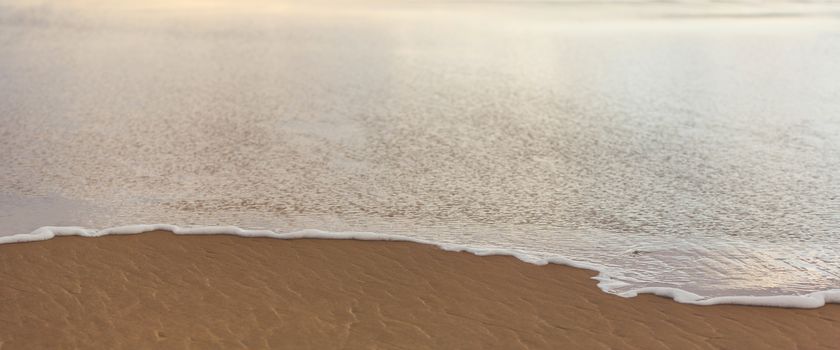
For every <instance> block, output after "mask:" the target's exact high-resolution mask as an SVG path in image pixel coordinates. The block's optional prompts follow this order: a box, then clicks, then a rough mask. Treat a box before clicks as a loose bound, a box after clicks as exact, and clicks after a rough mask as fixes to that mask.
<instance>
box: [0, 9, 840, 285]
mask: <svg viewBox="0 0 840 350" xmlns="http://www.w3.org/2000/svg"><path fill="white" fill-rule="evenodd" d="M0 4H2V2H0ZM756 6H757V5H749V4H729V5H720V4H717V5H697V4H695V5H685V4H683V5H679V4H658V5H657V4H646V5H639V4H623V5H604V4H588V5H587V4H574V5H572V4H568V3H564V4H554V3H551V4H538V3H527V4H526V3H516V2H507V3H503V4H495V5H489V4H486V3H485V4H470V3H448V2H435V3H423V2H410V3H409V2H406V3H389V4H379V3H361V2H358V3H357V2H353V3H350V2H343V3H341V6H338V5H335V4H328V3H320V4H317V5H305V4H304V3H296V2H287V3H281V4H279V5H277V4H275V5H272V6H267V5H266V4H263V3H252V4H249V5H247V6H245V5H238V6H234V5H231V4H226V3H224V2H210V3H206V2H202V3H201V5H195V4H193V3H190V2H183V3H176V4H175V5H172V3H171V2H160V3H158V4H154V5H148V4H144V5H143V6H142V7H141V6H139V5H136V4H131V5H130V4H119V3H108V4H105V5H103V4H98V3H97V4H92V3H84V2H74V3H70V4H63V3H62V4H60V5H59V4H44V3H39V4H37V5H27V4H23V3H22V2H14V3H12V4H5V5H0V43H2V47H3V48H4V49H3V50H2V51H0V96H2V97H0V101H2V103H0V136H2V137H0V147H2V149H3V152H0V164H3V166H2V167H0V193H3V196H2V198H17V199H16V200H9V201H4V202H3V205H4V207H3V208H13V209H11V210H13V211H12V212H15V213H23V214H21V215H4V216H0V227H2V228H3V230H4V231H6V232H3V234H13V233H21V232H17V231H19V230H20V229H21V227H24V226H26V227H29V226H31V225H33V223H30V222H29V221H27V222H25V223H24V222H23V221H21V220H23V219H21V218H23V217H29V218H32V217H37V218H39V220H40V221H39V222H40V224H41V225H58V224H61V225H83V226H88V227H108V226H115V225H122V224H134V223H147V222H166V223H174V224H181V225H185V224H200V225H240V226H245V227H268V228H275V229H279V230H292V229H296V228H304V227H311V228H321V229H327V230H357V231H359V230H362V231H380V232H391V233H400V234H404V235H413V236H421V237H425V238H430V239H434V240H438V241H446V242H458V243H466V244H472V245H480V246H495V247H513V248H518V249H524V250H528V251H531V252H534V253H535V254H542V255H556V254H560V255H564V256H567V257H570V258H575V259H582V260H588V261H593V262H598V263H602V264H605V265H608V266H611V267H614V268H615V269H617V271H621V272H622V273H623V275H624V276H625V280H626V281H628V282H630V283H631V285H630V287H638V286H648V285H664V286H675V287H680V288H684V289H687V290H690V291H693V292H696V293H700V294H703V295H710V296H711V295H723V294H777V293H803V292H809V291H814V290H821V289H828V288H837V287H838V286H840V276H838V274H839V273H840V254H838V253H837V252H836V251H834V250H833V249H831V247H836V246H837V245H838V243H840V204H838V203H840V202H838V195H840V180H839V179H837V177H836V176H837V175H836V174H840V118H838V117H840V102H838V101H840V85H838V84H837V81H840V68H838V66H837V63H836V58H837V57H840V30H838V29H840V26H838V24H840V22H838V21H837V20H836V19H835V17H834V15H833V14H834V13H836V11H835V9H834V8H832V7H831V5H830V4H810V5H809V4H780V5H779V4H777V5H772V6H771V5H765V6H764V7H760V8H756ZM759 10H760V11H759ZM744 14H746V15H744ZM768 14H771V15H768ZM44 195H49V196H51V197H50V198H62V199H61V201H62V203H64V201H67V202H68V203H76V204H71V206H74V205H84V206H85V207H84V208H85V209H84V210H77V211H75V212H73V213H74V214H72V215H70V216H69V217H68V215H67V214H66V213H67V211H64V210H54V209H50V208H51V207H50V208H47V207H42V206H37V205H29V204H27V203H31V201H33V200H34V199H32V198H41V197H43V196H44ZM62 206H63V207H66V205H65V204H62ZM103 208H104V209H103ZM27 220H28V219H27ZM628 288H629V287H628Z"/></svg>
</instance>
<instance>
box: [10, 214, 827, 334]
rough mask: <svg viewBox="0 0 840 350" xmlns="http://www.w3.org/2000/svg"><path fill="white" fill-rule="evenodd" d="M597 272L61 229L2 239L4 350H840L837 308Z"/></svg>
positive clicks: (343, 247) (309, 244)
mask: <svg viewBox="0 0 840 350" xmlns="http://www.w3.org/2000/svg"><path fill="white" fill-rule="evenodd" d="M591 276H593V273H592V272H591V271H586V270H579V269H574V268H570V267H565V266H560V265H548V266H536V265H530V264H526V263H523V262H521V261H519V260H516V259H515V258H512V257H503V256H489V257H478V256H474V255H471V254H469V253H455V252H446V251H443V250H440V249H438V248H436V247H432V246H426V245H421V244H416V243H405V242H375V241H366V242H363V241H349V240H315V239H301V240H277V239H270V238H243V237H237V236H223V235H212V236H176V235H173V234H171V233H168V232H161V231H156V232H150V233H144V234H139V235H127V236H105V237H99V238H81V237H59V238H55V239H51V240H48V241H41V242H31V243H16V244H5V245H2V246H0V280H2V281H3V283H2V284H0V300H2V303H0V348H2V349H4V350H6V349H63V348H85V349H95V348H108V349H119V348H131V349H139V348H164V349H188V348H192V349H213V348H225V349H234V348H274V349H277V348H294V349H338V348H347V349H360V348H366V349H399V348H402V349H407V348H410V349H424V348H425V349H452V348H461V349H465V348H467V349H468V348H471V349H479V348H483V349H487V348H496V349H557V348H580V349H609V348H613V349H658V348H671V349H761V348H777V349H793V348H798V349H819V348H823V349H836V348H837V346H838V344H840V306H838V305H828V306H825V307H822V308H819V309H814V310H804V309H781V308H763V307H748V306H729V305H721V306H709V307H700V306H689V305H683V304H679V303H676V302H674V301H671V300H668V299H665V298H659V297H655V296H641V297H637V298H632V299H625V298H621V297H618V296H614V295H609V294H606V293H603V292H601V291H599V290H598V289H597V287H596V286H595V281H593V280H592V279H590V278H589V277H591Z"/></svg>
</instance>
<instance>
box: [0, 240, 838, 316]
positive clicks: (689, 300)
mask: <svg viewBox="0 0 840 350" xmlns="http://www.w3.org/2000/svg"><path fill="white" fill-rule="evenodd" d="M152 231H166V232H171V233H174V234H176V235H233V236H240V237H246V238H254V237H261V238H273V239H281V240H295V239H325V240H358V241H386V242H388V241H396V242H410V243H417V244H423V245H429V246H433V247H437V248H439V249H442V250H445V251H454V252H468V253H470V254H473V255H477V256H493V255H500V256H512V257H514V258H516V259H518V260H520V261H522V262H525V263H528V264H533V265H547V264H556V265H563V266H569V267H573V268H578V269H584V270H589V271H593V272H596V273H597V274H596V275H595V276H594V277H592V279H593V280H596V281H598V283H597V286H598V287H599V288H600V289H601V290H602V291H603V292H605V293H609V294H613V295H619V296H622V297H625V298H634V297H637V296H639V295H656V296H660V297H665V298H669V299H672V300H673V301H675V302H678V303H681V304H691V305H702V306H709V305H746V306H759V307H782V308H796V309H816V308H820V307H823V306H825V305H827V304H840V288H838V289H830V290H823V291H816V292H811V293H808V294H798V295H789V294H781V295H768V296H753V295H724V296H717V297H704V296H701V295H697V294H694V293H692V292H689V291H686V290H683V289H678V288H672V287H642V288H638V289H633V290H629V291H625V292H621V293H613V292H612V291H611V290H612V286H614V285H615V284H623V283H624V282H622V281H620V280H617V279H615V278H614V276H612V275H611V274H610V273H607V272H606V271H605V270H606V269H605V268H604V267H603V266H601V265H598V264H594V263H589V262H581V261H575V260H571V259H568V258H565V257H562V256H555V257H549V258H535V257H533V256H531V255H528V254H529V253H527V252H524V251H518V250H510V249H503V248H480V247H471V246H465V245H458V244H449V243H437V242H434V241H429V240H424V239H418V238H413V237H408V236H401V235H393V234H382V233H374V232H354V231H344V232H331V231H322V230H317V229H304V230H299V231H291V232H275V231H272V230H267V229H243V228H240V227H237V226H195V227H192V226H190V227H180V226H176V225H170V224H140V225H127V226H116V227H109V228H105V229H101V230H99V229H89V228H84V227H78V226H43V227H40V228H38V229H36V230H34V231H32V232H30V233H28V234H16V235H11V236H0V245H3V244H8V243H20V242H37V241H43V240H49V239H53V238H55V237H60V236H80V237H102V236H107V235H131V234H142V233H146V232H152Z"/></svg>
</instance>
